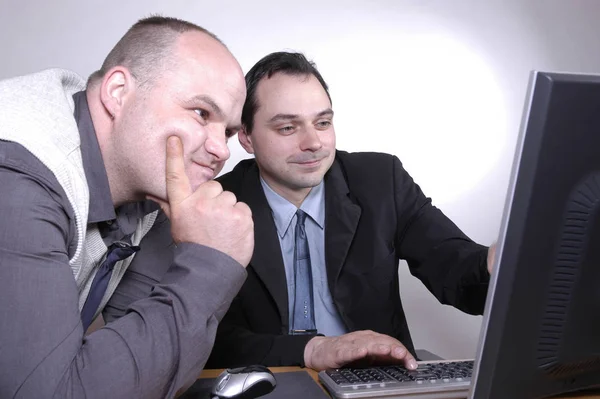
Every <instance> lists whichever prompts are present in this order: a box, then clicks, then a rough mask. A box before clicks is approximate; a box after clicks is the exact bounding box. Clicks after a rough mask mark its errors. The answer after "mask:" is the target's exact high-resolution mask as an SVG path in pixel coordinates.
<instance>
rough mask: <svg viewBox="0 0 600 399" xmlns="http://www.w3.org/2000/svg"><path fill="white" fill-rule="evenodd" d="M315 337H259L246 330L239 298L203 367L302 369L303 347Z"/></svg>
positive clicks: (220, 330) (225, 318)
mask: <svg viewBox="0 0 600 399" xmlns="http://www.w3.org/2000/svg"><path fill="white" fill-rule="evenodd" d="M314 337H315V335H282V334H260V333H255V332H253V331H252V330H251V329H250V326H249V325H248V323H247V321H246V318H245V316H244V311H243V309H242V307H241V303H240V298H239V296H238V297H236V298H235V299H234V300H233V302H232V304H231V307H230V308H229V311H228V312H227V314H226V315H225V317H224V318H223V321H222V322H221V324H220V325H219V329H218V332H217V338H216V341H215V346H214V348H213V353H212V354H211V356H210V358H209V360H208V363H207V367H209V368H223V367H240V366H247V365H252V364H262V365H265V366H269V367H276V366H301V367H304V366H305V364H304V347H305V346H306V344H307V343H308V341H310V340H311V339H312V338H314Z"/></svg>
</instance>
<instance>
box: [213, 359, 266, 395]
mask: <svg viewBox="0 0 600 399" xmlns="http://www.w3.org/2000/svg"><path fill="white" fill-rule="evenodd" d="M275 385H276V382H275V376H274V375H273V373H272V372H271V371H270V370H269V369H268V368H266V367H264V366H247V367H239V368H235V369H227V370H225V371H223V372H222V373H221V374H220V375H219V376H218V377H217V379H216V380H215V383H214V385H213V389H212V391H211V394H212V395H213V398H221V399H225V398H227V399H253V398H258V397H259V396H263V395H266V394H268V393H269V392H271V391H272V390H273V389H275Z"/></svg>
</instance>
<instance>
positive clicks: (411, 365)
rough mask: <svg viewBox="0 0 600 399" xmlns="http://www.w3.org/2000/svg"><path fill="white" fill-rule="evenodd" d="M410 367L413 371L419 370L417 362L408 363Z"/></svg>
mask: <svg viewBox="0 0 600 399" xmlns="http://www.w3.org/2000/svg"><path fill="white" fill-rule="evenodd" d="M408 367H410V368H411V369H413V370H414V369H416V368H417V362H416V361H414V360H411V361H410V362H408Z"/></svg>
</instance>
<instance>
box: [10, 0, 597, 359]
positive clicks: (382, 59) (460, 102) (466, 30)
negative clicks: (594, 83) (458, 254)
mask: <svg viewBox="0 0 600 399" xmlns="http://www.w3.org/2000/svg"><path fill="white" fill-rule="evenodd" d="M156 12H160V13H163V14H165V15H169V16H175V17H180V18H184V19H188V20H190V21H192V22H195V23H198V24H200V25H202V26H204V27H206V28H208V29H210V30H212V31H214V32H215V33H217V35H219V36H220V37H221V38H222V39H223V40H224V41H225V43H227V45H228V46H229V47H230V49H231V50H232V52H233V53H234V54H235V55H236V56H237V57H238V59H239V61H240V63H241V64H242V67H243V68H244V71H247V70H248V69H249V68H250V67H251V66H252V65H253V64H254V63H255V62H256V61H257V60H258V59H259V58H261V57H262V56H264V55H265V54H267V53H269V52H272V51H278V50H282V49H293V50H298V51H303V52H304V53H305V54H306V55H307V56H308V57H309V58H312V59H314V60H315V61H316V63H317V65H318V67H319V69H320V70H321V72H322V74H323V76H324V77H325V79H326V81H327V82H328V83H329V85H330V87H331V94H332V97H333V104H334V109H335V111H336V120H335V124H336V130H337V135H338V148H340V149H345V150H350V151H364V150H371V151H384V152H390V153H394V154H396V155H398V156H399V157H400V159H401V160H402V161H403V162H404V165H405V167H406V168H407V169H408V171H409V172H410V173H411V174H412V175H413V177H414V178H415V180H416V181H417V182H418V183H419V184H420V185H421V187H422V188H423V190H424V191H425V193H426V194H427V195H429V196H431V197H432V198H433V200H434V203H435V204H436V205H437V206H439V207H440V208H441V209H442V210H443V211H444V212H446V214H447V215H448V216H450V218H451V219H453V220H454V221H455V223H457V224H458V225H459V226H460V227H461V228H462V229H463V230H464V231H465V232H466V233H467V234H468V235H469V236H471V237H472V238H473V239H475V240H477V241H479V242H481V243H483V244H490V243H491V242H493V241H494V240H495V238H496V235H497V233H498V229H499V226H500V219H501V214H502V209H503V205H504V199H505V194H506V190H507V185H508V176H509V172H510V166H511V163H512V157H513V151H514V146H515V140H516V136H517V131H518V127H519V123H520V118H521V112H522V108H523V102H524V97H525V90H526V86H527V80H528V75H529V71H530V70H531V69H541V70H562V71H578V72H595V73H597V72H599V71H600V23H598V20H599V17H600V2H598V1H595V0H569V1H565V0H505V1H498V0H494V1H489V0H488V1H481V0H420V1H419V0H413V1H408V0H344V1H341V0H338V1H329V0H319V1H315V0H304V1H294V2H291V1H283V0H279V1H274V0H257V1H254V2H241V1H240V2H239V4H238V2H236V1H231V0H221V1H200V0H197V1H191V0H190V1H183V0H173V1H170V2H168V3H167V2H166V1H160V0H144V1H141V0H121V1H114V0H103V1H99V0H93V1H74V0H57V1H54V2H49V1H42V0H37V1H34V0H20V1H18V2H17V1H8V0H0V54H1V58H0V60H1V61H0V78H6V77H10V76H15V75H20V74H24V73H28V72H33V71H36V70H39V69H42V68H46V67H56V66H58V67H66V68H69V69H72V70H74V71H76V72H78V73H80V74H82V75H88V74H89V73H91V72H92V71H94V70H95V69H97V68H98V67H99V66H100V64H101V63H102V60H103V58H104V57H105V55H106V54H107V53H108V51H109V50H110V49H111V48H112V46H113V45H114V44H115V43H116V41H117V40H118V39H119V38H120V37H121V36H122V34H123V33H124V32H125V31H126V29H127V28H128V27H129V26H130V25H131V24H132V23H134V22H135V21H136V19H139V18H140V17H143V16H147V15H149V14H150V13H156ZM0 112H1V110H0ZM231 147H232V159H231V160H230V161H229V163H228V164H227V166H226V167H225V171H227V170H230V169H231V168H232V167H233V165H235V163H237V161H239V160H240V159H242V158H244V157H246V156H247V155H246V154H245V152H244V151H243V150H242V149H241V147H240V146H239V145H238V143H237V141H236V140H233V142H232V144H231ZM401 295H402V299H403V301H404V305H405V308H406V310H407V314H408V318H409V324H410V327H411V330H412V334H413V338H414V340H415V343H416V345H417V347H421V348H427V349H429V350H431V351H433V352H436V353H438V354H440V355H442V356H444V357H448V358H453V357H471V356H473V355H474V352H475V347H476V345H477V340H478V334H479V327H480V323H481V318H480V317H472V316H467V315H464V314H461V313H460V312H458V311H456V310H454V309H452V308H449V307H447V306H442V305H439V304H438V303H437V302H436V300H435V299H434V298H433V297H432V296H431V295H430V294H429V293H428V292H427V291H426V290H425V288H424V287H423V285H422V284H421V283H420V282H419V281H418V280H416V279H414V278H413V277H412V276H410V274H409V273H408V270H407V268H406V265H405V264H404V263H402V264H401Z"/></svg>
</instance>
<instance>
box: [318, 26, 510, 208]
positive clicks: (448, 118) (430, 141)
mask: <svg viewBox="0 0 600 399" xmlns="http://www.w3.org/2000/svg"><path fill="white" fill-rule="evenodd" d="M374 33H376V32H374ZM384 37H385V39H382V38H384ZM330 48H331V49H333V48H335V52H336V53H337V54H340V55H343V54H351V55H352V59H351V60H349V59H348V58H344V59H341V60H338V61H337V62H336V65H334V64H333V63H332V62H331V60H330V61H329V63H328V64H327V65H326V69H327V70H328V71H335V72H329V73H328V74H325V73H324V75H325V79H326V80H327V81H329V82H330V85H331V86H332V96H333V102H334V109H335V110H336V112H338V114H337V116H336V131H337V136H338V148H340V149H346V150H351V151H365V150H372V151H382V152H388V153H393V154H395V155H398V157H399V158H400V159H401V160H402V162H403V163H404V165H405V167H406V168H407V169H408V170H409V172H410V173H411V174H412V175H413V177H414V178H415V180H416V181H417V183H419V184H420V185H421V186H422V188H423V190H424V191H425V193H426V194H427V195H428V196H431V197H432V198H433V199H434V200H435V202H436V203H437V204H443V203H446V202H450V201H453V200H455V199H456V198H457V197H459V196H460V195H461V194H465V193H468V192H469V190H470V189H471V188H473V187H475V186H476V185H477V184H478V183H479V182H480V180H481V179H483V178H484V177H485V176H486V175H487V174H488V172H489V171H490V170H491V169H492V168H493V166H494V165H495V163H496V162H497V161H498V158H499V156H500V154H501V152H502V147H503V146H504V145H505V139H506V134H507V126H506V121H507V111H506V109H505V101H504V98H503V92H502V89H501V88H500V87H499V85H498V83H497V80H496V78H495V75H494V72H493V70H492V69H491V67H490V66H489V65H488V64H487V63H486V62H485V60H484V59H482V58H481V57H479V56H478V55H477V54H476V53H475V52H474V51H472V50H471V49H469V47H467V46H466V45H464V44H462V43H461V42H460V41H458V40H456V39H454V38H452V37H451V36H449V35H447V34H431V33H428V34H415V33H414V32H405V33H402V32H396V34H394V33H392V32H391V33H390V34H389V35H388V36H384V35H382V34H381V33H379V34H378V35H377V36H366V35H364V34H362V35H361V36H359V37H357V36H354V37H345V38H343V39H342V40H339V41H338V42H337V43H335V44H333V45H331V46H330ZM357 49H360V52H359V53H358V54H357ZM309 56H310V54H309ZM314 58H315V61H316V62H317V64H318V66H319V67H321V65H322V63H321V62H320V61H319V60H320V58H319V57H317V56H315V57H314ZM330 58H331V57H330ZM323 59H326V58H325V57H323ZM342 64H343V66H342ZM338 81H339V82H345V84H339V85H337V84H336V82H338ZM349 81H352V82H354V84H352V85H349V84H348V83H347V82H349ZM374 110H375V111H374Z"/></svg>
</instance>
